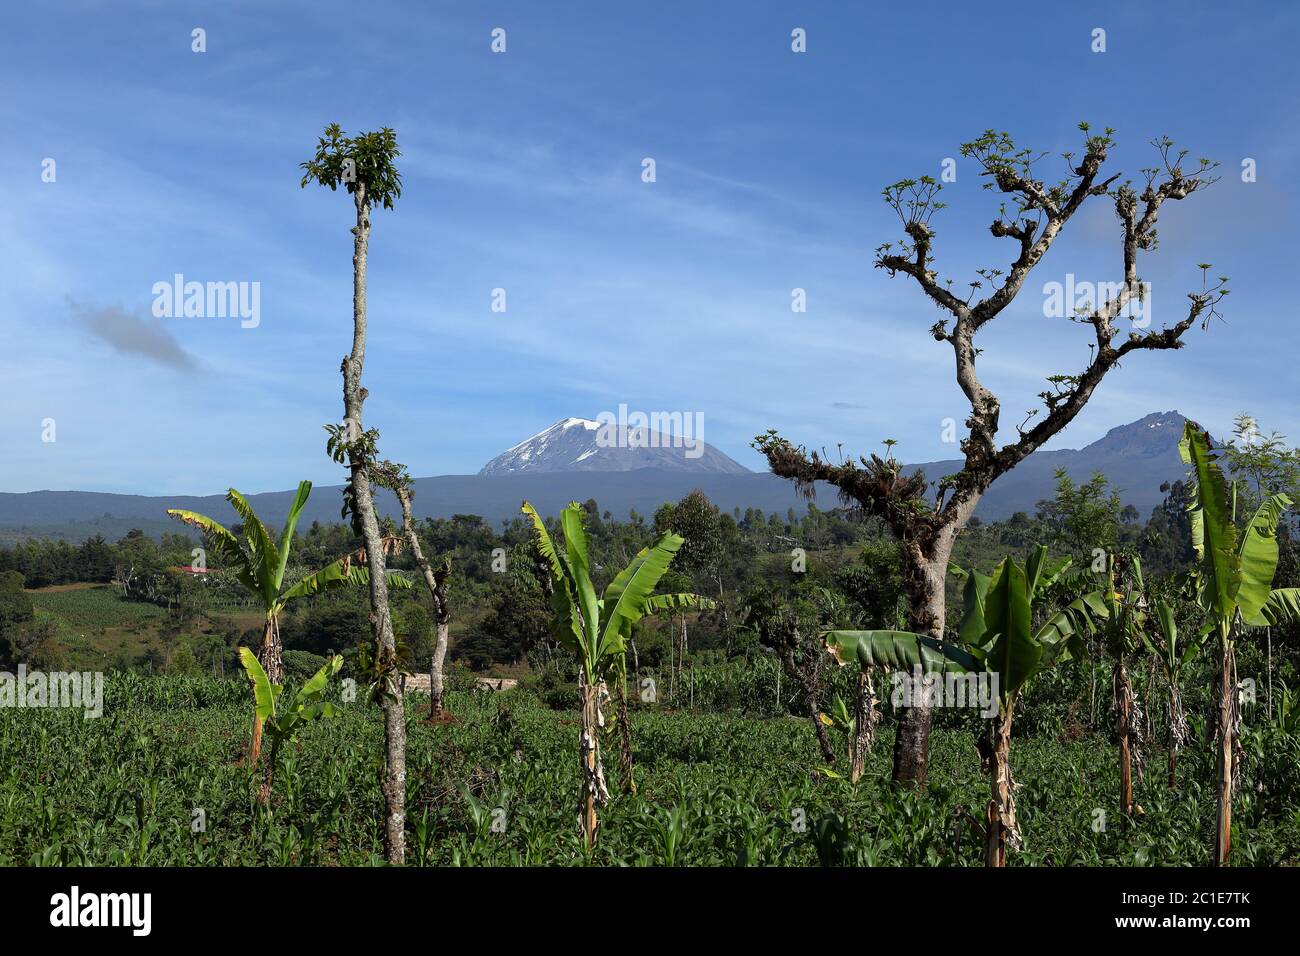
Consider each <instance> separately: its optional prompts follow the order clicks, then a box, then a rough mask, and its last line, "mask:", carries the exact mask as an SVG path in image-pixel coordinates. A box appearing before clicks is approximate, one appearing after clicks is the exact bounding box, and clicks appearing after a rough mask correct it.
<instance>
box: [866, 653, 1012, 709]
mask: <svg viewBox="0 0 1300 956" xmlns="http://www.w3.org/2000/svg"><path fill="white" fill-rule="evenodd" d="M890 676H891V677H892V678H893V682H894V688H893V694H892V696H891V697H890V702H891V703H892V704H893V705H894V706H895V707H916V706H924V707H969V708H971V709H976V708H978V709H979V712H980V716H981V717H988V718H990V719H992V718H994V717H996V716H997V715H998V675H997V674H995V673H993V672H991V671H980V672H978V673H974V674H952V673H949V674H944V675H942V677H940V676H937V675H936V676H934V677H932V678H927V675H926V674H924V673H923V672H922V671H921V668H920V667H919V666H918V667H914V668H913V669H912V670H911V671H910V672H909V671H904V670H897V671H894V672H893V674H891V675H890Z"/></svg>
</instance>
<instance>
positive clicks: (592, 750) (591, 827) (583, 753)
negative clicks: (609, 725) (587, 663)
mask: <svg viewBox="0 0 1300 956" xmlns="http://www.w3.org/2000/svg"><path fill="white" fill-rule="evenodd" d="M600 692H601V684H600V682H596V683H592V682H591V681H589V680H588V679H587V675H586V669H585V668H580V669H579V671H578V694H579V697H580V698H581V701H582V733H581V736H580V737H579V745H578V752H579V757H580V760H581V764H582V797H581V799H580V801H579V803H578V823H579V825H580V826H581V828H582V838H583V842H584V843H585V844H586V846H587V850H588V851H591V850H592V849H594V848H595V846H596V833H597V830H599V828H600V820H599V819H598V817H597V816H596V811H597V809H598V808H599V807H602V806H604V805H605V802H606V801H607V800H608V799H609V791H608V789H607V788H606V786H605V770H604V767H603V766H602V765H601V760H600V733H601V730H602V729H603V727H604V724H605V719H604V715H603V714H602V713H601V709H600Z"/></svg>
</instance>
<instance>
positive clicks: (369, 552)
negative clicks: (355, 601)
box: [342, 182, 406, 865]
mask: <svg viewBox="0 0 1300 956" xmlns="http://www.w3.org/2000/svg"><path fill="white" fill-rule="evenodd" d="M353 199H354V200H355V203H356V209H357V224H356V226H355V227H353V229H352V235H353V253H352V353H351V354H350V355H349V356H348V357H347V358H345V359H344V360H343V367H342V372H343V413H344V419H345V421H344V424H345V426H349V433H348V436H347V437H348V438H349V439H350V441H352V442H356V441H360V440H361V438H362V436H363V435H364V428H363V426H362V419H361V412H362V408H363V406H364V404H365V400H366V397H367V395H368V392H367V391H366V389H365V388H363V387H362V385H361V371H362V368H363V367H364V365H365V360H366V255H367V251H368V247H369V241H370V204H369V200H368V199H367V197H366V188H365V183H363V182H357V183H356V186H355V192H353ZM369 465H370V462H369V461H368V460H367V456H366V454H365V452H364V451H361V452H358V451H355V450H353V449H352V448H349V453H348V470H349V473H350V485H351V489H352V507H353V509H354V512H355V515H356V517H357V519H358V521H359V522H360V525H361V536H362V539H363V540H364V541H365V551H366V563H367V565H368V566H369V568H370V628H371V632H372V634H373V635H374V639H375V659H376V660H377V661H378V663H379V675H380V677H379V679H380V682H381V685H382V686H381V687H380V694H379V698H380V706H381V707H382V709H383V713H384V745H385V754H384V757H385V759H384V769H383V779H382V781H381V786H382V789H383V793H384V800H385V802H386V804H387V814H386V816H385V819H384V851H385V857H386V859H387V860H388V862H389V864H391V865H401V863H402V862H403V861H404V859H405V855H406V710H405V707H404V705H403V703H402V691H401V687H400V685H399V683H398V675H397V641H396V638H395V637H394V635H393V618H392V614H391V612H390V610H389V606H388V579H387V576H386V565H385V560H384V544H383V537H382V535H381V534H380V532H379V519H378V516H377V515H376V514H375V501H374V493H373V491H372V489H371V483H370V472H369Z"/></svg>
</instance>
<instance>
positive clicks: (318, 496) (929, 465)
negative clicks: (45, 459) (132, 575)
mask: <svg viewBox="0 0 1300 956" xmlns="http://www.w3.org/2000/svg"><path fill="white" fill-rule="evenodd" d="M1184 421H1186V419H1184V418H1183V416H1182V415H1180V414H1179V413H1178V412H1176V411H1170V412H1157V413H1153V414H1151V415H1147V416H1145V417H1144V418H1140V419H1138V420H1137V421H1135V422H1131V423H1129V424H1127V425H1120V426H1118V427H1116V428H1112V429H1111V430H1110V431H1109V432H1107V433H1106V435H1105V436H1103V437H1102V438H1100V439H1098V440H1097V441H1095V442H1093V443H1092V444H1090V445H1088V446H1086V447H1085V448H1082V449H1077V450H1075V449H1058V450H1055V451H1038V452H1035V453H1034V454H1033V455H1030V456H1029V458H1027V459H1026V460H1025V461H1023V462H1021V463H1020V465H1019V466H1018V467H1016V468H1015V469H1014V470H1012V471H1011V472H1009V473H1008V474H1006V475H1004V476H1003V477H1002V478H1000V479H998V481H997V482H996V483H995V484H994V485H993V487H992V488H991V489H990V490H989V492H988V494H986V495H985V496H984V498H983V500H982V501H981V502H980V505H979V508H978V509H977V510H976V514H978V515H979V516H980V517H981V518H982V519H984V520H986V521H995V520H998V519H1001V518H1006V517H1008V516H1009V515H1011V514H1012V513H1013V512H1016V511H1025V512H1028V513H1030V514H1032V513H1033V512H1034V510H1035V507H1036V505H1037V504H1038V502H1039V501H1041V500H1042V499H1044V498H1051V497H1052V495H1053V494H1054V491H1055V484H1056V477H1055V472H1056V469H1058V468H1064V469H1065V470H1066V472H1067V473H1068V474H1069V475H1070V476H1071V478H1073V479H1074V480H1075V481H1076V482H1079V481H1086V480H1087V479H1088V478H1090V477H1091V476H1092V474H1093V473H1094V472H1096V471H1100V472H1102V473H1103V474H1105V475H1106V476H1107V477H1108V478H1109V479H1110V481H1111V483H1112V485H1113V486H1114V487H1116V488H1117V489H1118V490H1119V491H1120V497H1121V498H1122V499H1123V501H1124V503H1125V504H1131V505H1133V506H1134V507H1136V508H1137V509H1138V512H1139V513H1140V514H1141V515H1142V516H1143V517H1144V518H1145V517H1146V516H1147V515H1148V514H1150V512H1151V509H1152V508H1154V507H1155V506H1156V505H1157V504H1159V502H1160V501H1161V499H1162V498H1163V495H1162V493H1161V491H1160V485H1161V484H1162V483H1164V482H1166V481H1174V480H1176V479H1180V478H1182V477H1183V476H1184V474H1185V471H1186V469H1185V468H1184V466H1183V463H1182V461H1181V459H1180V458H1179V457H1178V440H1179V438H1180V437H1181V435H1182V429H1183V422H1184ZM557 429H558V433H557ZM593 435H594V432H593V431H592V430H591V429H589V428H588V427H587V425H586V424H585V420H584V419H576V418H571V419H565V420H563V421H561V422H557V423H556V424H555V425H553V426H551V428H549V429H546V430H545V431H542V432H540V433H538V434H537V435H535V436H533V437H532V438H530V439H527V440H526V441H524V442H521V443H520V444H519V445H516V446H514V447H513V448H511V449H509V450H508V451H506V452H505V453H503V454H502V455H498V456H497V457H496V458H494V459H493V460H492V461H491V462H489V463H488V464H487V465H486V466H484V469H483V472H482V473H480V474H478V475H443V476H440V477H433V478H419V479H416V481H415V513H416V515H417V516H419V517H435V518H447V517H451V516H452V515H455V514H474V515H481V516H482V517H484V518H486V519H487V520H488V521H490V522H492V523H494V524H495V523H497V522H500V521H502V520H508V519H510V518H512V517H514V516H515V515H517V514H518V513H519V505H520V502H522V501H523V500H524V499H527V500H529V501H531V502H532V503H533V504H534V505H535V506H536V507H537V508H538V510H539V511H541V512H542V513H544V514H555V513H556V512H558V511H559V509H561V508H562V507H563V506H564V505H565V504H566V503H567V502H569V501H573V500H578V501H585V500H587V499H588V498H594V499H595V500H596V502H597V503H598V505H599V506H600V508H601V510H602V511H609V512H610V513H611V514H613V515H614V516H615V517H618V518H620V519H622V518H626V517H627V515H628V512H629V511H631V510H636V511H637V512H638V513H639V514H642V515H645V516H649V515H651V514H653V513H654V511H655V509H656V508H658V507H659V505H661V504H663V503H664V502H667V501H676V500H678V499H680V498H681V497H682V496H684V495H686V494H687V493H689V492H690V491H692V490H693V489H695V488H699V489H700V490H702V491H703V492H704V493H705V494H706V495H708V496H709V498H710V499H711V500H712V501H713V502H714V503H715V504H716V505H718V506H719V507H720V508H722V509H723V510H724V511H731V510H732V509H733V508H736V507H739V508H740V509H741V510H742V511H744V510H745V509H746V508H750V507H755V508H762V509H763V510H764V511H765V512H769V513H770V512H772V511H779V512H781V513H784V512H785V511H786V510H787V509H789V508H794V509H795V510H796V511H797V512H802V511H803V510H804V508H805V507H806V505H807V503H806V502H805V501H804V500H803V499H802V498H800V497H799V496H798V495H797V494H796V493H795V491H794V489H793V487H792V486H791V484H790V483H789V482H788V481H785V480H784V479H781V478H778V477H776V476H775V475H771V474H760V473H757V472H751V471H747V470H746V469H744V468H743V467H741V466H740V465H738V464H736V463H735V462H734V461H732V460H731V459H730V458H728V457H727V456H726V455H724V454H722V453H721V452H719V451H717V450H716V449H710V448H709V447H708V446H704V447H705V449H706V451H705V453H704V454H703V455H702V456H700V457H699V458H697V459H685V460H687V461H691V462H693V463H698V462H706V463H707V465H708V467H702V468H699V469H697V470H686V469H684V468H676V469H674V468H670V467H665V466H663V465H662V464H661V465H659V466H657V467H639V468H638V467H634V468H628V467H625V466H624V464H623V460H622V459H620V458H619V457H618V455H613V454H611V455H609V456H608V457H607V456H606V455H605V454H604V453H606V452H610V453H620V454H626V453H628V452H631V451H640V450H634V449H625V448H622V449H620V448H610V449H606V448H599V449H597V451H596V453H595V454H589V455H588V456H587V457H586V458H584V459H583V461H582V462H580V463H576V464H575V463H574V462H573V461H572V460H571V459H570V461H569V465H571V466H572V467H569V468H566V469H564V470H559V465H562V464H564V459H566V458H570V456H573V457H581V456H582V455H587V454H588V452H590V451H591V445H592V444H593V443H594V438H593V437H592V436H593ZM570 436H572V437H570ZM579 439H581V440H579ZM645 450H648V451H654V452H662V451H666V450H667V451H676V452H681V451H682V449H662V448H660V449H645ZM709 451H712V452H713V453H714V454H713V455H710V454H709ZM525 452H527V453H528V457H526V458H525V457H524V453H525ZM596 463H599V470H598V468H597V465H596ZM584 465H585V466H586V467H585V468H584V467H583V466H584ZM960 466H961V464H960V462H959V461H957V460H956V459H952V460H946V461H935V462H925V463H922V464H920V465H919V466H918V465H908V466H906V468H905V470H906V471H907V472H908V473H910V472H911V471H913V470H914V469H915V468H917V467H920V468H922V469H923V470H924V471H925V474H926V477H927V478H928V479H930V481H932V482H933V481H935V480H937V479H938V478H940V477H942V476H943V475H947V474H951V473H952V472H954V471H957V470H958V469H959V468H960ZM489 469H492V471H489ZM511 469H513V470H511ZM494 472H495V473H494ZM248 497H249V500H250V501H251V502H252V504H253V507H254V508H255V509H256V510H257V512H258V514H259V515H261V516H262V518H263V520H265V521H267V522H268V523H270V524H279V523H280V522H282V521H283V520H284V516H285V514H286V513H287V512H288V509H289V504H290V502H291V501H292V499H293V493H292V492H291V491H279V492H268V493H265V494H256V495H249V496H248ZM814 500H815V502H816V504H817V506H818V507H819V508H822V509H830V508H833V507H835V506H836V505H837V504H838V500H837V498H836V491H835V489H834V488H831V487H829V486H826V485H819V486H818V488H817V494H816V498H815V499H814ZM377 501H378V505H379V507H380V508H381V510H382V511H383V512H384V513H386V514H392V515H397V514H398V510H397V504H396V501H395V500H394V499H393V498H392V496H391V495H389V494H388V493H387V492H384V493H382V494H381V495H380V496H379V497H378V499H377ZM167 508H186V509H190V510H194V511H200V512H203V513H205V514H208V515H211V516H212V517H214V518H216V519H217V520H218V521H222V522H233V521H235V520H236V517H235V514H234V512H233V510H232V509H231V508H230V506H229V504H228V503H227V502H226V500H225V499H224V497H222V496H220V495H208V496H204V497H195V496H172V497H166V498H164V497H147V496H143V495H115V494H104V493H99V492H82V491H36V492H28V493H26V494H0V540H13V539H15V538H17V539H21V538H23V537H26V536H32V537H41V536H48V537H58V538H68V539H69V540H73V541H81V540H84V539H85V538H88V537H92V536H94V535H95V534H103V535H104V537H106V538H109V539H113V540H115V539H116V538H119V537H121V536H122V535H124V534H125V533H126V532H127V531H128V530H130V529H131V528H140V529H141V530H143V531H145V532H146V533H148V534H153V535H156V534H159V533H161V532H162V531H167V530H170V531H184V530H185V528H184V527H183V526H181V525H179V524H177V523H175V522H172V521H169V520H168V519H167V517H166V514H165V511H166V509H167ZM302 520H303V522H304V526H305V523H306V522H311V521H322V522H330V521H338V520H339V488H338V486H318V487H317V488H315V489H314V491H313V493H312V497H311V500H310V501H309V502H308V505H307V508H306V510H305V512H304V515H303V519H302Z"/></svg>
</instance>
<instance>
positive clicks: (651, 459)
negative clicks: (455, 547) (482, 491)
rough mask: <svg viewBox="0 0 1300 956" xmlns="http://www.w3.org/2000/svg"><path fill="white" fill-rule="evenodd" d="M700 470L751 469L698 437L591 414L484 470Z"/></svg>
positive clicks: (518, 447) (499, 458)
mask: <svg viewBox="0 0 1300 956" xmlns="http://www.w3.org/2000/svg"><path fill="white" fill-rule="evenodd" d="M638 468H658V469H661V470H665V471H698V472H712V473H723V474H745V473H747V472H748V471H749V469H748V468H745V467H744V466H743V465H740V464H738V463H737V462H735V461H733V460H732V459H730V458H728V457H727V456H726V455H724V454H723V453H722V452H720V451H718V450H717V449H716V448H714V447H713V446H712V445H708V444H706V443H705V442H704V441H703V440H700V439H698V438H696V439H691V438H689V437H688V438H687V439H686V440H683V438H682V437H681V436H673V435H667V434H664V433H662V432H652V431H650V430H648V429H626V430H624V431H622V432H620V431H619V429H618V427H617V425H613V424H609V423H604V424H602V423H601V422H598V421H593V420H592V419H590V418H565V419H562V420H560V421H558V422H556V423H555V424H554V425H551V426H550V427H549V428H545V429H543V430H542V431H540V432H538V433H537V434H536V435H533V436H532V437H531V438H525V439H524V440H523V441H521V442H519V443H518V444H516V445H512V446H511V447H510V448H508V449H506V450H505V451H504V452H502V453H501V454H500V455H497V456H496V457H495V458H493V459H492V460H491V461H489V462H488V463H487V464H486V465H484V466H483V468H482V469H481V470H480V471H479V474H480V475H518V474H528V473H533V474H537V473H542V472H565V471H633V470H635V469H638Z"/></svg>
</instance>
